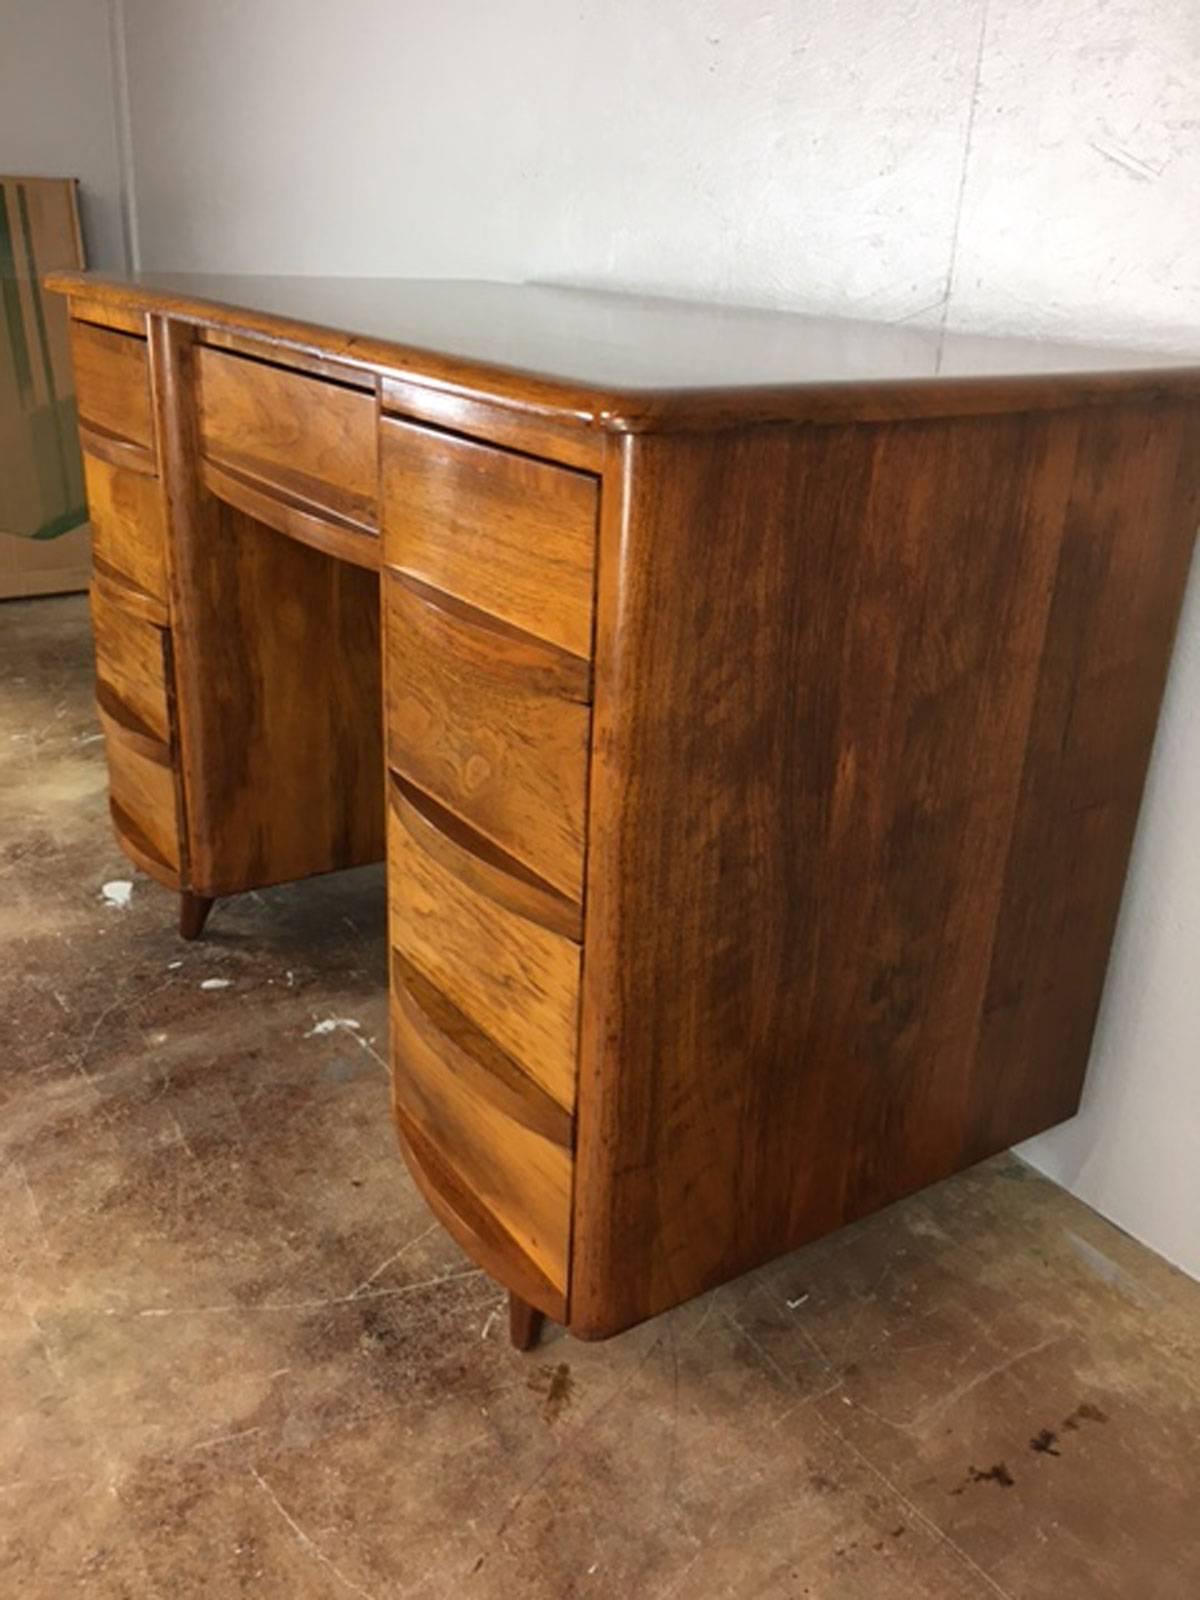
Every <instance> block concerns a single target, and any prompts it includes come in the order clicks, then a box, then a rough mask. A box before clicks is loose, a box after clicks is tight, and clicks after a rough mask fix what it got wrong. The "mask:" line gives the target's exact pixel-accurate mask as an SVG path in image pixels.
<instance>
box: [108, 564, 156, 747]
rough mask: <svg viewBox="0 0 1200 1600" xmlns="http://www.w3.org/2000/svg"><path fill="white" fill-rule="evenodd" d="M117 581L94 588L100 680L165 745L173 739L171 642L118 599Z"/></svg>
mask: <svg viewBox="0 0 1200 1600" xmlns="http://www.w3.org/2000/svg"><path fill="white" fill-rule="evenodd" d="M115 593H116V590H115V586H114V585H112V584H105V583H95V584H93V585H92V590H91V611H92V633H93V635H94V637H95V645H96V679H97V682H98V683H100V684H102V685H104V686H105V687H106V688H107V689H108V690H109V692H110V695H111V697H112V699H113V700H114V701H115V702H117V703H119V704H121V705H123V706H125V707H126V708H127V709H128V711H129V713H130V714H131V715H132V717H133V718H134V719H135V720H136V722H137V724H138V725H139V726H141V727H143V728H145V729H146V730H147V731H148V732H149V733H151V734H152V735H153V736H154V737H155V738H157V739H160V740H161V741H162V742H163V744H164V745H169V744H170V742H171V716H170V711H169V709H168V701H167V657H166V640H165V636H164V634H163V630H162V629H161V628H156V627H154V626H153V624H151V623H149V622H145V621H143V619H142V618H141V617H139V616H135V615H134V614H133V613H132V612H131V611H128V610H126V609H125V607H124V606H122V605H120V604H118V603H117V602H116V600H115V599H114V598H113V597H114V594H115Z"/></svg>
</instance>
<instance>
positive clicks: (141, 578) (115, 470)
mask: <svg viewBox="0 0 1200 1600" xmlns="http://www.w3.org/2000/svg"><path fill="white" fill-rule="evenodd" d="M83 469H84V479H85V483H86V486H87V503H88V518H89V520H90V522H91V525H92V550H93V552H94V554H95V555H96V556H97V557H98V558H99V559H100V560H101V561H103V562H105V563H106V564H107V565H108V566H110V567H112V568H113V569H114V570H115V571H116V572H118V573H120V574H121V575H122V576H124V577H126V578H128V579H129V581H130V582H131V583H133V584H134V585H136V587H137V588H139V589H141V590H143V591H144V592H145V593H146V594H150V595H153V596H154V597H155V598H156V599H157V600H160V601H162V602H163V604H164V605H165V604H166V600H167V558H166V541H167V531H166V519H165V516H164V508H163V500H162V486H161V485H160V484H159V482H158V480H157V479H155V478H148V477H146V476H145V474H144V473H140V472H132V471H130V469H129V468H128V467H120V466H113V465H111V464H110V463H109V462H107V461H101V460H98V459H97V458H96V457H95V456H93V455H89V454H88V453H87V452H86V451H85V453H84V457H83Z"/></svg>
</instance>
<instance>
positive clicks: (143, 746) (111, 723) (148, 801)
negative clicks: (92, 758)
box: [98, 699, 181, 889]
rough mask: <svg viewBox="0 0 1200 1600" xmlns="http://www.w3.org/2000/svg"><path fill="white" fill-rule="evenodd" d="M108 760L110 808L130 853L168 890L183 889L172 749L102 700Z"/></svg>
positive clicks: (122, 841)
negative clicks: (136, 727)
mask: <svg viewBox="0 0 1200 1600" xmlns="http://www.w3.org/2000/svg"><path fill="white" fill-rule="evenodd" d="M98 707H99V713H100V725H101V727H102V728H103V729H104V749H105V755H106V756H107V758H108V794H109V809H110V810H111V812H112V820H113V826H114V828H115V829H116V831H117V835H118V837H119V839H120V841H121V843H122V844H123V845H124V846H125V849H126V851H127V853H128V854H129V855H130V856H132V858H133V860H134V861H136V862H137V864H138V866H140V867H141V868H142V869H143V870H144V871H146V872H148V873H149V874H150V875H151V877H153V878H157V879H158V880H159V882H160V883H165V884H167V886H168V887H169V888H173V889H174V888H178V887H179V868H180V861H181V850H180V843H179V812H178V803H177V799H176V792H175V772H174V769H173V767H172V765H171V755H170V751H169V749H168V748H167V746H166V745H158V744H156V742H155V741H153V740H150V739H147V738H146V737H145V735H144V734H142V733H140V732H139V731H138V730H137V729H135V728H134V729H131V728H129V727H127V726H126V724H125V723H124V722H123V721H122V720H121V718H120V716H119V715H118V716H114V715H112V714H111V713H110V712H109V711H108V710H106V708H105V704H104V701H103V699H101V700H100V701H99V702H98Z"/></svg>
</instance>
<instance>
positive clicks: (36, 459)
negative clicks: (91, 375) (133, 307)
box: [0, 177, 90, 598]
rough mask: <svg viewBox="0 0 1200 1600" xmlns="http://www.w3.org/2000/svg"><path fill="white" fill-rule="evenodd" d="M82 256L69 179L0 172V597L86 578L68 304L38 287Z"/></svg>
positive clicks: (55, 590)
mask: <svg viewBox="0 0 1200 1600" xmlns="http://www.w3.org/2000/svg"><path fill="white" fill-rule="evenodd" d="M82 265H83V242H82V237H81V235H80V231H79V210H78V206H77V204H76V194H75V182H74V180H73V179H70V178H5V177H0V598H9V597H11V596H13V595H34V594H61V593H63V592H65V591H67V590H72V589H84V588H86V587H87V583H88V576H89V568H90V557H89V549H88V529H87V507H86V503H85V499H84V488H83V464H82V462H81V460H80V456H79V438H78V433H77V429H76V414H75V386H74V380H73V378H72V374H71V351H70V341H69V337H68V328H67V307H66V302H65V300H63V298H62V297H61V296H60V295H47V294H45V293H44V292H43V290H42V278H43V276H44V275H45V273H47V272H49V271H51V270H54V269H56V268H60V267H81V266H82Z"/></svg>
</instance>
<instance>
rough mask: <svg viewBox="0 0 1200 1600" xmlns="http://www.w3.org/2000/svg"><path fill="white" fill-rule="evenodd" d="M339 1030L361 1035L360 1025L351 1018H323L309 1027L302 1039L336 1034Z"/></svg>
mask: <svg viewBox="0 0 1200 1600" xmlns="http://www.w3.org/2000/svg"><path fill="white" fill-rule="evenodd" d="M339 1028H345V1029H346V1031H347V1032H348V1033H361V1032H362V1023H361V1022H356V1021H355V1019H354V1018H353V1017H325V1018H324V1019H323V1020H322V1021H320V1022H318V1023H316V1024H315V1026H313V1027H311V1028H310V1029H309V1030H308V1032H307V1033H306V1034H305V1035H304V1037H305V1038H306V1039H315V1038H320V1037H323V1036H324V1035H325V1034H327V1033H336V1032H337V1030H338V1029H339Z"/></svg>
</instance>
